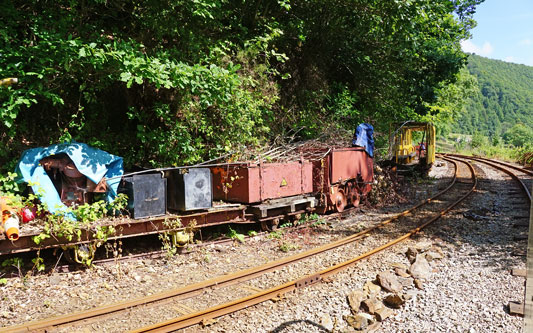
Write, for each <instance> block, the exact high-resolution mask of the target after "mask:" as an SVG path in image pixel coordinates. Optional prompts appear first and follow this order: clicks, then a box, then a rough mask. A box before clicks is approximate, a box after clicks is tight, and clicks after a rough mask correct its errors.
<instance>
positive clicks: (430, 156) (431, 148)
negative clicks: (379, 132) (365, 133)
mask: <svg viewBox="0 0 533 333" xmlns="http://www.w3.org/2000/svg"><path fill="white" fill-rule="evenodd" d="M390 147H391V150H392V160H393V162H394V163H395V164H399V165H415V164H418V165H420V166H424V167H430V166H431V165H432V164H433V162H435V126H434V125H433V124H432V123H429V122H416V121H411V120H409V121H405V122H403V123H395V124H392V126H391V129H390Z"/></svg>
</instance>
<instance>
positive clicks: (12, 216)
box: [0, 198, 20, 240]
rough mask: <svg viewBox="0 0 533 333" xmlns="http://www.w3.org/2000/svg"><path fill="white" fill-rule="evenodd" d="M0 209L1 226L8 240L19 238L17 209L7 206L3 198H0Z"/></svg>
mask: <svg viewBox="0 0 533 333" xmlns="http://www.w3.org/2000/svg"><path fill="white" fill-rule="evenodd" d="M0 211H1V213H2V226H3V228H4V230H5V233H6V236H7V238H8V239H10V240H17V239H19V224H20V222H19V217H18V215H17V211H16V210H15V209H14V208H13V207H11V206H9V205H8V204H7V203H6V201H5V199H4V198H0Z"/></svg>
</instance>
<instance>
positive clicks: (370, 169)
mask: <svg viewBox="0 0 533 333" xmlns="http://www.w3.org/2000/svg"><path fill="white" fill-rule="evenodd" d="M313 168H314V171H313V172H314V181H313V191H315V192H319V191H324V190H325V191H326V192H327V191H328V190H329V186H331V185H333V184H337V183H342V182H344V181H346V180H349V179H358V180H359V181H361V182H363V183H371V182H372V179H373V176H374V160H373V159H372V158H371V157H370V156H369V155H368V154H367V153H366V152H365V149H364V148H363V147H350V148H340V149H333V150H331V151H330V152H329V154H327V155H326V156H325V157H324V158H323V159H322V160H319V161H315V162H314V163H313Z"/></svg>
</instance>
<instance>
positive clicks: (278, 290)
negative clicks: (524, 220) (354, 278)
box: [132, 158, 477, 333]
mask: <svg viewBox="0 0 533 333" xmlns="http://www.w3.org/2000/svg"><path fill="white" fill-rule="evenodd" d="M444 159H445V160H448V161H450V162H452V163H454V165H455V168H456V174H455V176H454V180H453V182H452V184H450V186H448V187H447V188H446V189H445V190H444V191H447V190H449V189H450V188H451V186H452V185H453V184H454V183H455V179H456V176H457V170H458V168H457V163H456V162H455V161H454V160H452V159H448V158H444ZM463 163H465V164H466V165H467V166H468V168H469V169H470V172H471V174H472V180H473V182H472V188H471V189H470V190H469V191H468V192H467V193H466V194H464V195H463V196H462V197H460V198H459V199H458V200H456V201H455V202H453V203H452V204H451V205H449V206H448V207H446V208H445V209H444V210H442V211H441V212H439V213H438V214H436V215H435V216H434V217H433V218H431V219H430V220H428V221H426V222H425V223H423V224H421V225H420V226H418V227H416V228H414V229H411V231H409V232H408V233H406V234H404V235H402V236H401V237H398V238H396V239H395V240H393V241H390V242H388V243H387V244H384V245H382V246H380V247H378V248H375V249H373V250H371V251H368V252H366V253H364V254H362V255H360V256H358V257H356V258H353V259H351V260H348V261H345V262H343V263H340V264H337V265H334V266H331V267H329V268H327V269H325V270H322V271H320V272H318V273H315V274H310V275H307V276H305V277H303V278H300V279H297V280H293V281H290V282H287V283H285V284H282V285H279V286H276V287H273V288H270V289H268V290H265V291H262V292H258V293H256V294H253V295H250V296H247V297H244V298H241V299H238V300H235V301H232V302H228V303H225V304H221V305H218V306H215V307H211V308H209V309H206V310H203V311H199V312H196V313H192V314H189V315H185V316H181V317H179V318H176V319H172V320H169V321H165V322H161V323H158V324H154V325H151V326H147V327H144V328H140V329H138V330H134V331H132V332H135V333H139V332H171V331H175V330H178V329H181V328H185V327H188V326H191V325H195V324H199V323H201V322H202V321H203V320H209V319H213V318H216V317H220V316H223V315H226V314H229V313H232V312H235V311H238V310H241V309H244V308H246V307H249V306H252V305H256V304H259V303H261V302H264V301H267V300H270V299H273V298H275V297H279V296H280V295H282V294H285V293H288V292H290V291H293V290H295V289H297V288H302V287H306V286H308V285H310V284H313V283H316V282H319V281H321V280H322V279H323V278H325V277H327V276H330V275H333V274H336V273H338V272H339V271H341V270H344V269H346V268H347V267H349V266H351V265H353V264H354V263H356V262H358V261H360V260H362V259H364V258H367V257H369V256H371V255H373V254H375V253H378V252H381V251H383V250H384V249H387V248H389V247H391V246H393V245H395V244H397V243H399V242H401V241H403V240H405V239H407V238H409V237H411V236H412V235H414V234H415V233H417V232H419V231H420V230H422V229H423V228H425V227H426V226H428V225H429V224H431V223H433V222H434V221H436V220H437V219H439V218H440V217H441V216H443V215H444V214H446V213H447V212H449V211H450V210H451V209H452V208H453V207H455V206H456V205H457V204H459V203H460V202H461V201H463V200H464V199H466V198H467V197H468V196H469V195H470V194H471V193H472V192H473V191H474V189H475V188H476V186H477V178H476V173H475V171H474V168H473V167H472V165H471V164H470V163H468V162H463ZM442 193H443V191H441V192H439V194H438V195H440V194H442Z"/></svg>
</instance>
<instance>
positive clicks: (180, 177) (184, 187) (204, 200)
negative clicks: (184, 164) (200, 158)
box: [167, 168, 213, 211]
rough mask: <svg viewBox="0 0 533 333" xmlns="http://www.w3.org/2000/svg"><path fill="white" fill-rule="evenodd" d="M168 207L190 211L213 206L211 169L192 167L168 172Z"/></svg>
mask: <svg viewBox="0 0 533 333" xmlns="http://www.w3.org/2000/svg"><path fill="white" fill-rule="evenodd" d="M167 179H168V184H167V185H168V186H167V189H168V209H173V210H180V211H189V210H198V209H207V208H211V207H212V206H213V191H212V187H213V185H212V178H211V170H210V169H209V168H192V169H189V170H188V171H184V170H173V171H170V172H169V173H168V176H167Z"/></svg>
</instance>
